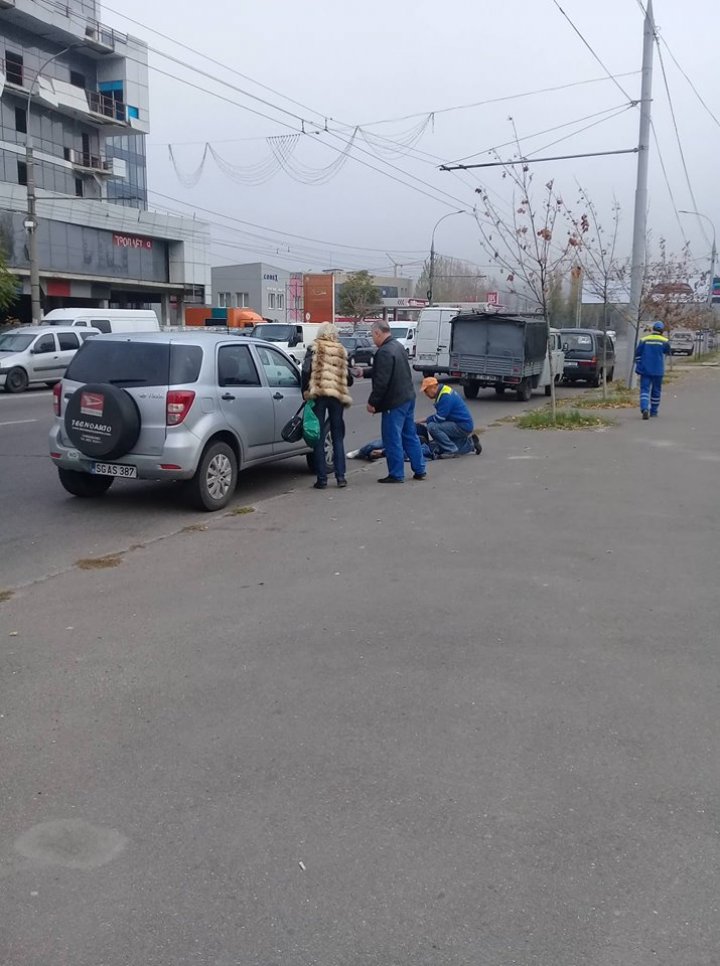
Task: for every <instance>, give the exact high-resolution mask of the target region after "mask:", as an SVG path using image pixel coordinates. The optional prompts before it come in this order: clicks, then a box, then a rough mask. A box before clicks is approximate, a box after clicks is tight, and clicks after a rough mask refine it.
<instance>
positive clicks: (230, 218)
mask: <svg viewBox="0 0 720 966" xmlns="http://www.w3.org/2000/svg"><path fill="white" fill-rule="evenodd" d="M150 193H151V194H153V195H155V196H156V197H158V198H164V199H166V200H167V201H171V202H173V203H174V204H179V205H185V206H186V207H188V208H192V209H194V210H197V211H202V212H204V213H205V214H208V215H214V216H216V217H218V218H223V219H225V220H227V221H232V222H236V223H238V224H241V225H246V226H249V227H250V228H257V229H259V230H260V231H270V232H272V233H273V234H276V235H280V236H283V237H285V238H295V239H300V240H301V241H309V242H315V243H317V244H320V245H322V246H325V247H329V248H343V249H347V250H349V251H356V252H372V253H373V254H375V255H378V254H385V253H386V252H387V251H390V252H391V253H392V254H393V255H422V254H424V253H425V249H413V250H411V249H400V248H397V249H393V248H391V249H387V248H365V247H363V246H361V245H345V244H342V243H341V242H329V241H327V239H322V238H311V237H310V236H309V235H298V234H296V233H294V232H290V231H284V230H282V229H278V228H269V227H268V226H267V225H258V224H256V223H255V222H252V221H245V220H244V219H242V218H236V217H235V216H234V215H228V214H226V213H225V212H221V211H214V210H213V209H211V208H203V207H202V206H200V205H196V204H195V202H194V201H183V200H182V199H180V198H173V197H172V195H166V194H163V193H162V192H161V191H154V190H153V191H151V192H150Z"/></svg>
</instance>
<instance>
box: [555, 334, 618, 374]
mask: <svg viewBox="0 0 720 966" xmlns="http://www.w3.org/2000/svg"><path fill="white" fill-rule="evenodd" d="M560 337H561V339H562V346H563V350H564V352H565V366H564V369H563V379H564V381H565V382H579V381H583V382H589V383H590V385H592V386H600V385H601V384H602V379H603V367H604V368H605V375H606V378H607V381H608V382H612V381H613V377H614V375H615V345H614V344H613V341H612V339H610V338H606V337H605V336H604V335H603V333H602V332H600V330H599V329H560ZM603 346H604V347H603Z"/></svg>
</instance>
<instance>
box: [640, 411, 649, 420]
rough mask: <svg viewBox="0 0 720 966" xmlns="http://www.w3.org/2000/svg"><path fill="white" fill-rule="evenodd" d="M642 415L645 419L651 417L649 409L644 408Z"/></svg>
mask: <svg viewBox="0 0 720 966" xmlns="http://www.w3.org/2000/svg"><path fill="white" fill-rule="evenodd" d="M642 417H643V419H650V413H649V412H648V411H647V409H643V411H642Z"/></svg>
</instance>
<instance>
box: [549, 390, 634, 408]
mask: <svg viewBox="0 0 720 966" xmlns="http://www.w3.org/2000/svg"><path fill="white" fill-rule="evenodd" d="M639 404H640V397H639V394H638V391H637V390H636V389H628V388H627V386H620V385H618V386H613V387H612V388H610V387H609V386H608V391H607V399H603V397H602V390H600V391H599V392H598V391H595V392H590V393H586V394H585V395H583V396H578V397H577V398H575V399H569V400H567V401H566V402H563V403H562V405H567V406H568V407H572V408H573V409H632V408H633V407H634V406H638V405H639Z"/></svg>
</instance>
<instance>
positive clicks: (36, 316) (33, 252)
mask: <svg viewBox="0 0 720 966" xmlns="http://www.w3.org/2000/svg"><path fill="white" fill-rule="evenodd" d="M71 49H72V48H71V47H63V49H62V50H59V51H58V52H57V54H53V55H52V57H48V59H47V60H46V61H45V62H44V63H43V64H42V65H41V66H40V68H39V69H38V71H37V73H36V74H35V76H34V77H33V80H32V83H31V84H30V89H29V90H28V95H27V108H26V114H25V118H26V120H25V127H26V133H25V174H26V178H25V180H26V182H27V185H26V187H27V215H26V217H25V230H26V231H27V234H28V258H29V261H30V305H31V314H32V321H33V322H35V323H37V322H39V321H40V317H41V315H42V307H41V305H40V263H39V261H38V243H37V227H38V222H37V213H36V197H35V167H34V158H33V143H32V134H31V122H30V105H31V103H32V96H33V93H34V91H35V84H36V83H37V80H38V78H39V77H40V76H41V74H42V72H43V71H44V70H45V68H46V67H47V66H48V64H51V63H52V62H53V61H54V60H56V59H57V58H58V57H62V55H63V54H66V53H67V52H68V51H69V50H71Z"/></svg>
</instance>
